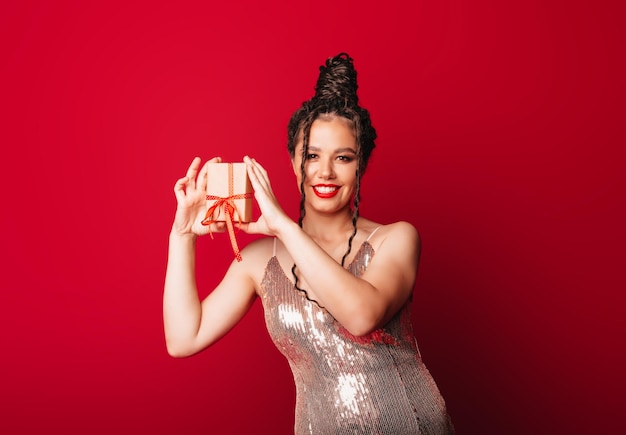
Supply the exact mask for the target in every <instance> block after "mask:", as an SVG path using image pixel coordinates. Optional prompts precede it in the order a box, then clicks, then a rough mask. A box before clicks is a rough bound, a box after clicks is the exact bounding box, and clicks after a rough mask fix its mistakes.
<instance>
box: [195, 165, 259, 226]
mask: <svg viewBox="0 0 626 435" xmlns="http://www.w3.org/2000/svg"><path fill="white" fill-rule="evenodd" d="M207 167H208V168H207V169H208V178H207V188H206V192H207V203H208V206H209V209H208V212H207V216H206V219H205V222H208V221H215V222H224V221H226V208H231V212H232V221H233V222H239V221H241V222H250V221H251V220H252V196H253V195H252V192H253V191H252V184H250V179H249V178H248V172H247V171H246V164H245V163H208V164H207Z"/></svg>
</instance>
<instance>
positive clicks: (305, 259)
mask: <svg viewBox="0 0 626 435" xmlns="http://www.w3.org/2000/svg"><path fill="white" fill-rule="evenodd" d="M277 237H278V238H279V239H280V241H281V242H282V243H283V244H284V245H285V247H286V248H287V250H288V251H289V253H290V255H291V256H292V258H293V260H294V263H295V264H296V266H297V268H298V273H299V274H300V276H301V277H302V278H303V279H304V280H305V281H306V283H307V286H308V287H309V288H310V289H311V290H312V292H313V293H314V294H315V298H316V300H317V301H318V302H319V304H320V305H322V306H323V307H325V308H326V309H327V310H328V311H329V312H330V313H331V314H332V315H333V317H335V319H337V321H338V322H339V323H341V324H342V325H343V326H344V327H345V328H346V329H347V330H348V331H349V332H350V333H352V334H354V335H356V336H360V335H365V334H367V333H369V332H371V331H373V330H375V329H377V328H380V327H381V326H383V325H385V324H386V323H387V322H388V321H389V320H391V318H392V317H393V316H394V315H395V314H396V313H397V312H398V310H399V309H400V308H401V307H402V306H403V305H404V304H405V303H406V301H407V300H408V298H409V296H410V294H411V292H412V291H413V286H414V284H415V277H416V275H417V266H418V261H419V253H420V240H419V235H418V233H417V231H416V230H415V228H414V227H413V226H412V225H411V224H409V223H406V222H398V223H395V224H391V225H386V226H385V227H383V228H381V229H380V230H379V231H378V232H377V234H376V238H377V240H380V242H377V243H376V244H377V249H376V255H375V256H374V258H373V259H372V261H371V263H370V264H369V266H368V268H367V270H366V272H365V273H364V274H363V275H362V276H361V277H360V278H357V277H355V276H354V275H352V274H351V273H350V272H348V271H347V270H346V269H344V268H343V267H342V266H341V265H340V264H338V263H337V262H336V261H335V260H334V259H333V258H332V257H330V256H329V255H328V254H326V252H324V250H323V249H322V248H320V247H319V246H318V245H317V243H315V241H313V240H312V239H311V238H310V237H309V236H308V235H307V234H306V233H304V231H303V230H302V229H301V228H300V227H299V226H298V225H296V224H293V225H288V226H286V227H284V228H283V229H281V230H279V232H278V234H277ZM320 271H323V273H320Z"/></svg>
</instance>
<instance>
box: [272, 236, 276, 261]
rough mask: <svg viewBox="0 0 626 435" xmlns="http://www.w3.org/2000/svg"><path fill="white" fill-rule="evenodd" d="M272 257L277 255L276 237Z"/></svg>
mask: <svg viewBox="0 0 626 435" xmlns="http://www.w3.org/2000/svg"><path fill="white" fill-rule="evenodd" d="M272 257H276V237H274V247H273V248H272Z"/></svg>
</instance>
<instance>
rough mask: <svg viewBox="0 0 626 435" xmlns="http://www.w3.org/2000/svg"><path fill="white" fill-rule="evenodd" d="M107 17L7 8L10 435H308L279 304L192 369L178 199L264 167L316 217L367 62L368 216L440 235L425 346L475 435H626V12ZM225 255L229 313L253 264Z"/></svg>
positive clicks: (332, 9)
mask: <svg viewBox="0 0 626 435" xmlns="http://www.w3.org/2000/svg"><path fill="white" fill-rule="evenodd" d="M7 3H8V4H7ZM88 3H90V2H78V1H73V2H66V1H61V2H51V1H49V2H46V1H39V2H32V1H31V2H26V1H25V2H3V3H2V5H1V6H0V55H1V57H0V79H1V85H0V86H1V88H0V92H1V93H0V101H1V104H0V107H1V108H0V110H1V113H0V143H1V144H2V147H1V149H2V158H1V162H2V163H1V166H2V168H1V171H0V173H1V175H0V176H1V177H2V178H1V182H2V186H3V196H2V204H3V205H2V213H0V219H1V221H0V223H1V225H0V229H1V231H0V244H1V247H2V262H1V265H2V266H1V267H2V270H1V273H0V286H1V291H2V298H1V301H0V340H1V345H2V358H1V359H0V385H1V387H0V388H1V394H0V397H1V400H2V402H3V403H2V404H1V406H0V432H2V433H20V434H31V433H54V432H59V433H66V434H71V433H76V434H83V433H92V434H99V433H102V434H105V433H106V434H108V433H140V432H141V433H163V434H165V433H181V434H194V433H242V434H243V433H259V432H261V433H266V432H267V433H269V432H272V433H289V431H290V430H291V427H292V424H293V422H292V420H293V401H294V390H293V387H292V381H291V375H290V372H289V369H288V366H287V364H286V362H285V361H284V360H283V358H282V356H281V355H280V354H278V352H277V351H276V350H275V349H274V348H273V346H272V344H271V342H270V341H269V339H268V336H267V333H266V332H265V327H264V324H263V319H262V311H261V308H260V306H259V305H258V304H257V305H255V307H254V308H253V311H252V312H251V315H250V316H248V317H247V318H246V319H245V320H244V322H243V323H242V324H241V325H239V326H238V327H237V328H236V329H235V330H234V331H233V333H232V334H230V335H229V336H228V337H226V338H225V339H224V340H222V341H221V342H220V343H218V344H217V345H216V346H215V347H214V348H212V349H210V350H208V351H206V352H203V353H202V354H200V355H198V356H195V357H193V358H190V359H185V360H175V359H172V358H170V357H169V356H167V354H166V351H165V347H164V341H163V334H162V323H161V292H162V283H163V276H164V268H165V261H166V247H167V235H168V231H169V228H170V225H171V221H172V217H173V213H174V207H175V200H174V196H173V192H172V186H173V183H174V181H175V180H176V179H177V178H178V177H180V176H182V175H183V174H184V172H185V170H186V167H187V165H188V163H189V161H190V160H191V158H192V157H193V156H194V155H200V156H202V157H203V158H209V157H211V156H213V155H221V156H222V157H223V158H224V159H225V160H232V161H237V160H240V159H241V157H242V156H243V155H244V154H250V155H252V156H254V157H256V158H257V159H258V160H259V161H260V162H262V163H263V164H264V165H265V166H266V167H267V169H268V170H269V173H270V175H271V179H272V183H273V185H274V186H275V189H276V191H277V194H278V196H279V199H280V200H281V201H282V203H283V204H284V206H285V208H286V209H287V210H289V212H290V213H291V214H293V215H295V213H296V211H297V207H298V203H297V201H298V196H297V189H296V185H295V182H294V180H293V176H292V173H291V171H290V169H289V162H288V156H287V153H286V151H285V137H286V133H285V127H286V122H287V119H288V117H289V115H290V114H291V112H292V111H293V110H295V109H296V108H297V107H298V105H299V104H300V103H301V102H302V101H303V100H305V99H307V98H309V97H310V96H311V94H312V88H313V84H314V81H315V79H316V76H317V67H318V66H319V65H320V64H321V63H322V62H323V61H324V59H325V58H326V57H328V56H331V55H334V54H336V53H338V52H340V51H347V52H349V53H350V54H351V55H352V56H353V57H354V58H355V63H356V66H357V68H358V70H359V74H360V75H359V79H360V85H361V99H362V102H363V104H364V105H365V106H366V107H368V108H369V109H370V110H371V113H372V117H373V120H374V124H375V126H376V127H377V130H378V133H379V137H380V139H379V141H378V148H377V149H376V151H375V153H374V156H373V158H372V160H371V166H370V168H369V169H368V173H367V175H366V178H365V180H364V187H363V188H364V193H363V196H364V198H363V212H364V214H365V215H366V216H368V217H370V218H373V219H376V220H379V221H381V222H390V221H393V220H398V219H404V220H408V221H410V222H412V223H413V224H414V225H416V226H417V228H418V229H419V230H420V233H421V235H422V238H423V243H424V245H423V246H424V250H423V256H422V265H421V269H420V275H419V279H418V283H417V287H416V295H415V325H416V329H417V334H418V338H419V342H420V346H421V349H422V353H423V355H424V359H425V361H426V363H427V365H428V367H429V368H430V370H431V371H432V373H433V374H434V376H435V378H436V380H437V382H438V384H439V386H440V388H441V390H442V392H443V394H444V396H445V398H446V400H447V402H448V405H449V408H450V412H451V414H452V416H453V418H454V421H455V423H456V426H457V429H458V432H459V433H463V434H504V433H506V434H528V433H533V434H549V433H609V432H613V433H615V432H617V431H618V430H617V428H618V427H621V425H619V426H618V420H621V417H622V411H623V407H624V403H623V391H624V387H625V386H626V385H625V382H624V377H625V376H624V370H623V367H624V364H625V363H626V358H625V355H624V350H623V341H624V332H625V331H624V314H623V311H624V302H625V297H624V289H625V288H626V286H625V278H624V254H623V252H624V244H625V242H626V237H625V231H624V222H626V219H625V218H626V216H625V214H626V213H625V204H624V202H625V201H624V199H625V198H624V196H625V187H626V177H625V175H624V166H625V165H624V158H623V156H622V154H623V152H622V148H623V146H624V143H626V141H625V136H626V135H625V133H624V127H623V120H624V115H625V113H624V112H625V110H624V101H625V85H624V77H626V71H625V70H626V65H625V64H626V61H625V56H624V49H623V43H624V27H623V23H622V22H621V21H622V19H621V18H620V17H621V16H623V14H622V12H623V11H618V10H617V8H615V7H609V6H608V5H607V4H601V3H602V2H593V1H574V2H532V1H531V2H513V3H511V2H502V1H496V0H478V1H469V0H459V1H447V0H446V1H438V2H425V1H417V2H413V1H411V2H409V1H407V2H404V3H405V4H402V3H399V2H394V1H391V2H382V3H380V2H371V4H372V5H371V6H367V5H365V4H364V3H363V2H356V1H355V2H352V1H348V2H327V1H318V2H297V3H296V2H294V3H293V4H292V5H290V6H289V7H287V6H272V5H267V2H251V1H248V2H245V3H248V4H247V5H242V4H239V2H232V3H233V5H232V6H225V5H226V3H227V2H220V3H219V6H216V5H214V4H212V2H197V3H195V4H185V5H179V6H176V7H174V6H170V7H166V6H159V4H160V3H158V2H156V3H155V2H146V3H145V4H144V5H141V6H136V5H128V4H127V3H136V2H120V3H119V4H118V5H117V6H115V7H113V6H103V5H102V6H93V5H91V6H90V5H88ZM270 3H272V2H270ZM604 3H609V2H604ZM103 4H104V3H103ZM375 5H376V6H375ZM620 121H621V122H620ZM249 240H250V238H249V237H246V236H245V235H240V242H241V243H242V244H244V243H245V242H246V241H249ZM198 255H199V257H200V260H199V263H200V270H199V277H198V278H199V281H200V283H201V285H202V293H203V294H206V293H207V292H208V291H209V288H211V286H212V285H214V284H215V283H216V280H217V279H218V278H219V276H220V275H221V274H222V273H223V272H224V270H225V269H226V267H227V266H228V263H229V261H230V252H229V246H228V243H227V241H226V240H224V238H218V239H217V240H215V241H211V240H210V239H208V238H207V239H203V240H202V241H201V243H200V247H199V254H198ZM270 428H271V429H270Z"/></svg>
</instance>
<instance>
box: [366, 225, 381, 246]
mask: <svg viewBox="0 0 626 435" xmlns="http://www.w3.org/2000/svg"><path fill="white" fill-rule="evenodd" d="M380 227H382V225H379V226H377V227H376V228H374V231H372V232H371V233H370V235H369V236H367V239H365V241H366V242H369V241H370V239H371V238H372V236H373V235H374V234H375V233H376V231H378V229H379V228H380Z"/></svg>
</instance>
